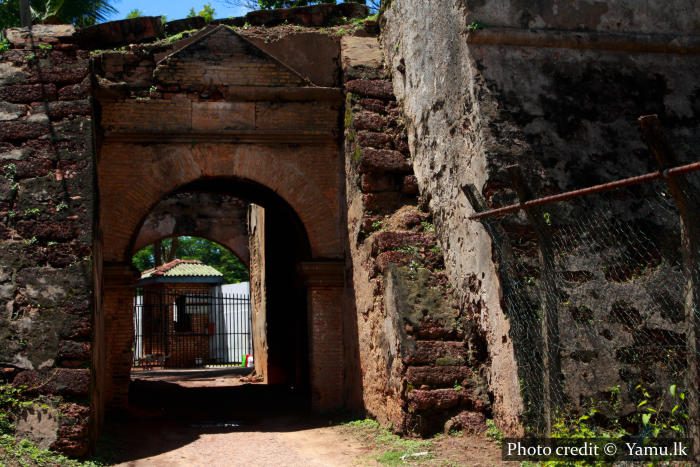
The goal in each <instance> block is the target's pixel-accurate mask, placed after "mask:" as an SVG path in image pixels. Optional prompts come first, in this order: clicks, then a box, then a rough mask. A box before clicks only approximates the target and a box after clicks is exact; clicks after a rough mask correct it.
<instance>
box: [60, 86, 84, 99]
mask: <svg viewBox="0 0 700 467" xmlns="http://www.w3.org/2000/svg"><path fill="white" fill-rule="evenodd" d="M89 95H90V85H89V84H85V83H80V84H70V85H68V86H64V87H62V88H61V89H59V90H58V98H59V99H61V100H75V99H85V98H86V97H88V96H89Z"/></svg>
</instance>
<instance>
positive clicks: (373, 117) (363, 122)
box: [352, 111, 388, 131]
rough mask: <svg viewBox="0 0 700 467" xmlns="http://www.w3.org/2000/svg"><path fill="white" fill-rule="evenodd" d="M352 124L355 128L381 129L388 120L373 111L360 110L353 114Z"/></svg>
mask: <svg viewBox="0 0 700 467" xmlns="http://www.w3.org/2000/svg"><path fill="white" fill-rule="evenodd" d="M352 124H353V126H354V127H355V129H356V130H371V131H382V130H383V129H384V128H386V126H387V124H388V120H387V119H386V118H385V117H382V116H381V115H379V114H376V113H374V112H367V111H362V112H357V113H356V114H353V117H352Z"/></svg>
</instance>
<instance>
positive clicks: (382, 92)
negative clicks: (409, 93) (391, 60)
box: [345, 79, 394, 100]
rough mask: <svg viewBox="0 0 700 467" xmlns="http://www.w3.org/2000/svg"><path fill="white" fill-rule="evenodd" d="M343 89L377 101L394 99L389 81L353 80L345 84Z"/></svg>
mask: <svg viewBox="0 0 700 467" xmlns="http://www.w3.org/2000/svg"><path fill="white" fill-rule="evenodd" d="M345 88H346V89H347V90H348V91H349V92H352V93H355V94H360V95H362V96H367V97H376V98H379V99H388V100H391V99H394V88H393V87H392V85H391V81H389V80H364V79H355V80H351V81H348V82H347V83H345Z"/></svg>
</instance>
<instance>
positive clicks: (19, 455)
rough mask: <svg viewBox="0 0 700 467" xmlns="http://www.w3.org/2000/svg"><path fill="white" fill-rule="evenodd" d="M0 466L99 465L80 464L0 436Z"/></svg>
mask: <svg viewBox="0 0 700 467" xmlns="http://www.w3.org/2000/svg"><path fill="white" fill-rule="evenodd" d="M0 465H21V466H35V465H36V466H58V465H60V466H67V467H93V466H95V467H96V466H98V465H100V464H96V463H94V462H89V461H88V462H80V461H76V460H73V459H69V458H67V457H66V456H63V455H61V454H58V453H56V452H53V451H48V450H45V449H39V448H38V447H37V446H36V445H35V444H34V443H32V442H31V441H28V440H26V439H23V440H21V441H18V440H16V439H15V438H13V437H12V436H10V435H0Z"/></svg>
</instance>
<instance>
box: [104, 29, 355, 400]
mask: <svg viewBox="0 0 700 467" xmlns="http://www.w3.org/2000/svg"><path fill="white" fill-rule="evenodd" d="M154 57H155V60H156V61H155V63H154V68H153V70H152V83H153V85H152V86H151V88H156V89H159V90H160V91H159V92H150V93H147V92H146V91H144V90H143V89H140V88H139V87H138V86H136V88H133V89H129V90H125V89H124V88H123V86H121V85H120V84H115V85H114V86H112V85H110V84H104V83H105V81H103V82H102V84H101V86H102V87H101V88H99V89H97V91H96V93H95V96H96V98H97V103H98V106H99V109H100V112H99V113H98V116H99V121H98V127H99V128H100V130H101V135H100V138H98V148H97V152H98V162H97V175H98V189H99V200H100V201H99V233H98V236H99V237H101V239H102V252H103V261H104V272H103V273H102V281H103V299H102V302H103V307H102V313H99V312H98V315H97V319H96V329H97V334H98V338H97V339H96V341H95V344H96V350H95V352H96V354H97V355H98V358H97V359H96V362H97V364H96V366H97V367H98V368H97V369H98V371H97V372H96V374H97V381H96V387H97V393H99V394H101V393H104V397H103V404H104V405H108V406H111V407H119V406H123V405H125V404H126V393H127V390H128V384H129V371H130V366H131V362H130V358H131V351H130V348H131V337H132V333H133V330H132V328H133V322H132V320H131V300H132V299H131V290H132V287H133V283H134V274H133V271H132V270H131V269H130V265H129V262H130V257H131V254H132V252H133V249H134V247H135V246H136V245H137V237H138V234H139V230H140V229H141V226H142V225H143V223H144V220H145V219H146V218H147V216H148V214H149V212H151V211H152V210H153V208H154V207H155V206H157V204H158V203H159V202H160V201H161V200H162V199H163V198H164V197H165V196H167V195H169V194H171V193H177V192H187V191H196V192H206V191H207V190H208V189H209V188H210V185H214V184H215V185H217V189H216V192H219V193H228V194H230V195H234V196H237V195H238V193H239V191H243V192H246V190H248V191H249V192H250V193H252V196H250V197H249V198H248V199H249V200H250V201H252V202H256V203H257V204H262V205H263V206H264V205H265V202H264V201H270V200H271V199H273V198H274V199H278V200H280V204H283V205H284V206H287V207H288V213H287V214H289V215H288V216H287V214H284V212H287V210H285V209H286V208H285V209H282V210H280V211H277V212H278V213H279V218H277V217H275V219H277V220H274V219H272V218H271V219H272V220H271V221H270V222H269V226H273V227H272V228H269V229H268V235H267V236H266V237H265V238H264V241H265V242H268V241H269V240H270V235H271V234H270V232H272V233H274V235H276V236H277V237H276V238H277V240H275V241H273V242H272V244H275V242H276V243H277V247H276V248H277V249H276V251H275V254H278V255H281V256H284V255H285V254H287V253H288V252H287V250H290V251H291V254H288V255H287V256H286V259H285V260H284V261H285V262H284V265H285V266H284V268H283V269H284V270H285V271H286V272H285V273H284V274H283V275H280V276H278V277H276V278H275V279H274V280H275V281H276V282H274V284H276V285H275V286H279V284H281V283H283V282H285V281H286V283H287V286H286V287H287V289H285V288H284V287H282V288H281V289H279V290H283V291H289V292H291V293H292V294H293V295H294V296H295V297H296V299H295V300H296V302H295V303H297V305H295V306H303V308H304V310H301V311H299V314H301V315H303V316H304V317H305V318H304V319H308V322H305V324H304V326H300V327H299V329H303V332H304V333H305V334H307V335H306V337H305V339H306V340H307V341H308V349H306V350H305V352H307V357H306V358H307V360H308V378H307V383H308V385H309V387H310V390H311V394H312V397H311V402H312V406H313V407H314V408H315V409H316V410H326V409H330V408H334V407H338V406H340V405H342V403H343V401H342V394H343V391H342V387H343V344H342V342H343V330H342V307H343V306H342V305H339V304H342V303H343V287H344V279H343V263H342V260H343V257H344V246H343V242H342V241H341V238H342V232H343V228H342V225H343V223H342V218H341V215H340V212H341V209H340V208H341V206H342V205H343V203H344V177H343V157H342V147H341V140H340V137H339V135H340V133H341V128H342V109H343V104H344V101H343V93H342V90H341V89H338V88H323V87H317V86H314V85H312V84H310V83H308V81H306V80H305V79H304V78H302V77H301V75H300V74H299V73H297V72H295V71H294V70H291V69H290V68H289V67H287V66H286V65H284V64H283V63H281V62H279V61H278V60H277V59H275V58H272V57H271V56H269V55H267V54H266V53H265V52H263V51H262V50H260V49H259V48H257V47H256V46H255V45H253V44H252V43H250V42H248V40H247V39H245V38H242V37H241V36H239V35H238V34H236V33H235V32H233V31H231V30H230V29H227V28H223V27H218V28H213V29H207V30H204V31H203V32H202V33H200V34H199V35H197V36H194V37H193V38H192V40H188V41H187V43H186V44H185V45H184V46H183V47H180V48H176V49H175V50H174V51H171V53H170V55H162V56H154ZM111 59H114V60H115V63H108V62H105V61H104V60H107V57H103V62H102V64H101V66H102V69H103V70H108V69H112V68H113V67H114V66H117V65H116V62H118V59H119V57H116V58H114V57H112V58H110V60H111ZM122 71H123V72H124V76H126V75H127V74H128V70H122ZM110 73H111V72H106V73H105V79H107V78H108V77H109V76H111V75H110ZM107 81H108V79H107ZM146 84H149V85H151V83H146ZM143 85H144V84H140V86H143ZM120 86H121V87H120ZM147 89H148V87H147ZM143 95H147V96H148V97H145V98H144V97H141V96H143ZM193 187H194V188H193ZM222 187H223V188H222ZM261 193H266V194H263V195H262V199H263V202H262V203H259V202H258V201H256V199H257V198H256V196H258V195H260V194H261ZM244 197H245V196H244ZM272 204H274V203H272ZM273 211H274V210H273ZM285 216H287V217H285ZM279 219H294V221H279ZM267 220H268V219H267V217H266V218H265V222H264V223H267ZM297 220H298V222H297ZM285 222H287V224H285ZM289 223H291V224H295V225H297V224H298V228H296V227H295V229H296V230H292V229H290V226H289V225H288V224H289ZM293 232H294V235H295V238H297V239H303V241H302V240H299V241H301V242H302V243H304V245H307V246H308V249H307V248H306V247H305V248H304V250H305V251H306V253H305V254H304V255H303V256H301V255H298V254H297V253H299V252H300V251H301V250H300V249H298V248H296V247H295V246H294V244H292V245H290V246H289V247H285V246H284V245H282V244H283V243H284V236H285V235H288V234H291V233H293ZM297 244H299V243H298V242H297ZM280 245H282V247H280ZM273 250H274V248H273ZM297 250H299V251H297ZM267 254H268V255H270V253H269V252H267ZM252 263H253V261H252V260H251V264H252ZM273 269H274V268H273ZM265 280H266V281H271V280H272V279H271V278H270V275H266V276H265ZM300 284H301V285H300ZM269 295H272V296H276V295H278V294H275V293H271V294H269ZM266 306H267V307H268V308H267V309H266V313H267V315H270V313H273V312H274V310H271V309H270V307H274V306H278V307H284V306H286V304H285V303H283V302H282V301H279V302H278V303H275V302H274V300H273V301H271V302H267V304H266ZM278 314H279V315H280V316H282V315H284V313H278ZM267 315H266V316H267ZM284 325H285V322H284V321H282V322H281V324H279V323H278V324H277V325H276V326H277V328H278V330H279V331H278V332H277V337H279V336H284V334H285V333H284V329H285V328H284ZM307 329H308V331H307ZM269 332H271V331H268V333H269ZM99 336H102V337H101V338H100V337H99ZM273 337H274V336H273ZM101 346H103V347H104V348H101ZM276 352H277V354H275V355H277V356H280V355H281V356H282V357H281V358H282V359H284V349H278V350H277V351H276ZM275 355H273V354H272V353H270V358H269V361H268V364H269V365H270V368H272V367H273V366H274V365H276V364H277V363H276V362H275V361H274V360H275V358H277V357H275ZM100 359H103V360H100ZM101 361H103V363H100V362H101ZM257 361H259V360H257V358H256V362H257ZM100 365H102V366H103V367H104V370H103V371H100V370H99V366H100ZM281 366H282V369H283V370H284V365H283V364H282V365H281ZM278 367H279V365H278ZM273 373H274V372H271V379H272V378H273V377H275V378H281V379H284V378H285V376H284V375H283V374H282V373H284V371H282V372H277V373H276V374H273ZM288 373H289V372H288ZM279 375H282V376H279ZM297 377H298V375H297ZM97 405H100V404H97Z"/></svg>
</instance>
